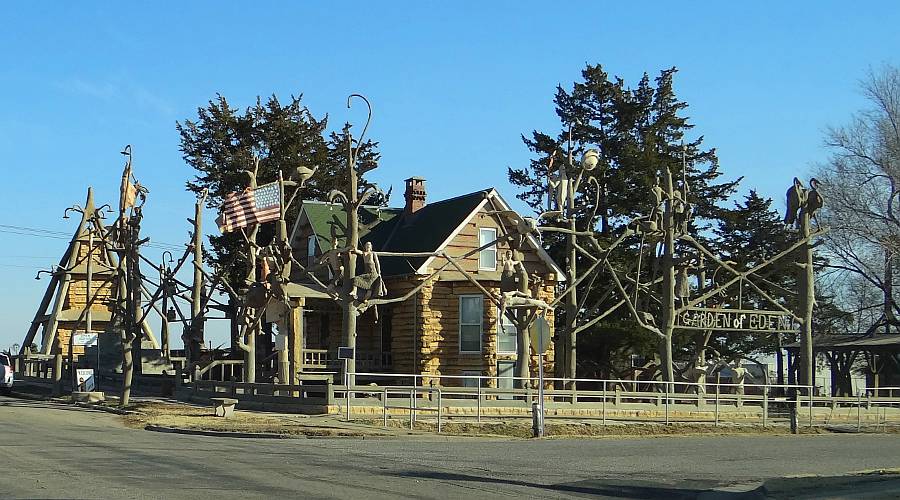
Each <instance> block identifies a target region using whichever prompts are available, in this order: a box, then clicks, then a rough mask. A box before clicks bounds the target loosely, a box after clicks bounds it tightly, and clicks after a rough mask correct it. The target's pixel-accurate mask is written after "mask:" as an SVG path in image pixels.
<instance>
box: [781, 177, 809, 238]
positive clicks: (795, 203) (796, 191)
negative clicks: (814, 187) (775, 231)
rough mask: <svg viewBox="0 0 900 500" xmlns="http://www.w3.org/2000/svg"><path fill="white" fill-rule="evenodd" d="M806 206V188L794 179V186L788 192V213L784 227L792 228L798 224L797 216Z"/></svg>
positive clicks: (785, 215)
mask: <svg viewBox="0 0 900 500" xmlns="http://www.w3.org/2000/svg"><path fill="white" fill-rule="evenodd" d="M805 204H806V188H805V187H803V183H802V182H800V179H798V178H796V177H794V185H793V186H791V187H790V189H788V190H787V212H786V213H785V214H784V225H785V226H787V227H791V226H793V225H795V224H796V223H797V220H798V219H797V215H798V213H799V212H800V210H801V209H802V208H803V206H804V205H805Z"/></svg>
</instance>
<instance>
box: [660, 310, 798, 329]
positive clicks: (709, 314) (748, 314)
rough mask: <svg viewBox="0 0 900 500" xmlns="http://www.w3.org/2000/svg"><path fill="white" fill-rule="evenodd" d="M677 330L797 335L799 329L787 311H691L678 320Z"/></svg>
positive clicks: (683, 313) (687, 311) (678, 316)
mask: <svg viewBox="0 0 900 500" xmlns="http://www.w3.org/2000/svg"><path fill="white" fill-rule="evenodd" d="M675 328H681V329H684V330H724V331H737V332H765V333H796V332H799V331H800V325H799V324H798V323H797V322H796V321H795V320H794V318H793V317H792V315H791V314H790V313H787V312H784V311H763V310H755V311H754V310H740V309H711V308H705V307H691V308H688V309H687V310H686V311H684V312H682V313H681V314H678V315H677V316H675Z"/></svg>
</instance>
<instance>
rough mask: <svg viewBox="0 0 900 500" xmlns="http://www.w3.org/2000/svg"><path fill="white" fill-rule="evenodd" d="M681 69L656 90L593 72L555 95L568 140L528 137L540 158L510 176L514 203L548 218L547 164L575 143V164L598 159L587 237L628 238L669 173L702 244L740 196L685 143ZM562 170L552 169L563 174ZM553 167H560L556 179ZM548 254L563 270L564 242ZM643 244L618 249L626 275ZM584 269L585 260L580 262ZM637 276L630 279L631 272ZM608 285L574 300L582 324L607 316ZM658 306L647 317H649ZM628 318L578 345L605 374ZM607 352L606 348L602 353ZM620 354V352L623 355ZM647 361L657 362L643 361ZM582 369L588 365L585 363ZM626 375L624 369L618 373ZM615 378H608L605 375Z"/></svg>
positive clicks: (708, 156)
mask: <svg viewBox="0 0 900 500" xmlns="http://www.w3.org/2000/svg"><path fill="white" fill-rule="evenodd" d="M676 71H677V70H676V69H675V68H670V69H666V70H663V71H661V72H660V73H659V75H658V76H657V77H656V78H655V79H654V80H652V81H651V79H650V77H649V75H647V74H644V75H643V77H642V78H641V79H640V81H639V82H638V84H637V86H636V87H634V88H629V87H627V86H626V85H625V82H624V80H623V79H621V78H618V77H616V78H610V75H609V74H608V73H606V72H605V71H604V70H603V68H602V67H601V66H600V65H588V66H587V67H586V68H585V69H584V70H583V71H582V80H581V81H580V82H576V83H575V84H574V86H573V87H572V90H571V91H567V90H565V89H564V88H563V87H561V86H560V87H558V88H557V91H556V96H555V98H554V103H555V104H556V112H557V115H558V116H559V118H560V122H561V124H562V130H561V131H560V132H558V133H554V134H550V133H545V132H541V131H534V132H532V134H531V136H530V137H525V136H523V141H524V143H525V145H526V146H527V147H528V148H529V150H531V151H532V152H533V153H534V154H535V157H534V158H533V159H532V160H531V162H530V164H529V165H528V166H526V167H524V168H520V169H512V168H510V169H509V171H508V174H509V180H510V182H511V183H512V184H513V185H515V186H518V187H519V188H520V189H521V192H520V193H519V195H518V196H517V197H518V198H519V199H521V200H523V201H525V202H526V203H527V204H528V205H529V206H531V207H532V208H533V209H535V211H537V212H541V211H543V210H544V209H545V207H543V206H542V205H543V204H544V203H545V201H544V200H545V198H544V197H545V196H546V193H547V187H546V186H547V178H548V174H549V173H550V172H548V166H549V161H548V158H549V157H550V156H551V155H553V154H557V159H556V161H557V162H558V161H560V160H562V159H563V158H561V156H560V154H561V153H562V156H564V155H565V153H564V152H565V151H566V149H567V147H568V145H569V144H568V143H569V137H570V133H571V142H572V148H573V150H574V155H573V156H574V159H575V160H576V161H577V159H578V158H579V157H580V155H581V154H582V152H583V151H585V150H587V149H588V148H596V149H597V150H599V152H600V156H601V162H600V165H599V166H598V167H597V168H596V169H594V170H592V171H590V172H585V177H584V178H583V180H582V184H581V185H582V189H581V190H580V191H581V192H580V193H579V194H578V195H577V196H576V212H577V213H576V220H577V225H578V227H579V228H580V229H581V230H595V231H597V232H598V234H599V235H600V236H601V238H603V239H606V240H609V239H611V238H613V237H614V236H615V235H616V234H618V233H620V231H621V230H623V229H624V225H623V223H624V222H625V221H627V220H629V219H631V218H632V217H634V216H637V215H647V214H649V213H650V210H651V208H652V207H653V205H654V203H655V201H654V198H653V194H652V192H651V187H652V186H653V185H654V183H655V182H656V179H657V178H658V176H660V174H661V172H663V171H664V169H666V168H669V169H671V171H672V173H673V176H674V177H675V178H676V179H677V181H678V183H677V184H678V185H679V189H682V190H685V191H687V198H688V201H689V202H690V203H691V204H692V205H693V206H694V214H695V219H694V222H693V223H692V225H691V228H690V231H691V233H692V234H694V236H695V237H697V238H698V239H701V240H702V239H703V233H702V231H703V230H704V229H707V228H709V227H711V226H712V224H713V221H714V220H715V219H717V218H718V217H719V216H720V215H721V213H722V209H721V208H720V203H722V202H723V201H725V200H726V199H727V198H728V196H729V195H730V194H731V193H732V192H733V191H734V189H735V186H736V185H737V183H738V182H739V181H725V182H722V181H721V180H720V179H719V177H720V176H721V172H720V171H719V163H718V158H717V157H716V154H715V150H714V149H707V148H706V147H705V146H704V145H703V137H702V136H701V137H698V138H696V139H694V140H687V138H686V135H687V134H688V132H689V131H690V130H691V128H693V124H691V123H690V122H689V120H688V118H687V117H686V116H684V110H685V109H686V108H687V103H685V102H683V101H681V100H679V99H678V98H677V97H676V95H675V91H674V75H675V73H676ZM558 164H559V163H556V164H555V165H558ZM555 168H556V167H555V166H554V169H555ZM544 243H545V245H546V246H547V247H548V251H549V253H550V254H551V255H552V256H553V257H554V258H555V259H557V261H558V262H564V261H565V258H564V257H565V256H564V253H565V238H564V237H559V236H556V237H554V235H547V237H546V238H545V239H544ZM638 245H639V238H635V239H634V240H632V241H630V242H629V244H628V245H625V246H622V247H620V251H618V252H617V253H616V254H615V255H614V256H613V257H612V259H611V260H612V262H613V263H614V265H616V266H617V267H618V268H620V269H622V270H627V269H629V265H631V263H633V262H635V261H636V260H637V253H636V251H637V248H638ZM655 255H656V252H650V255H645V259H646V261H648V262H645V264H644V266H642V267H643V269H644V271H643V272H644V273H648V276H646V277H645V278H644V280H643V282H644V283H646V282H647V281H648V278H650V276H649V273H650V271H649V270H650V269H653V268H654V266H655V263H654V262H653V259H655ZM579 259H580V257H579ZM586 266H587V262H586V261H584V262H582V261H579V262H578V268H579V269H582V270H583V269H585V268H586ZM632 275H633V271H632ZM611 286H612V284H611V283H610V282H609V280H608V279H602V280H601V279H598V280H596V281H594V280H585V281H584V282H583V284H582V285H581V288H580V289H579V290H578V295H579V297H585V298H587V300H586V301H585V302H584V303H585V307H582V308H580V309H579V310H580V314H582V315H584V316H585V317H586V318H589V317H591V315H594V314H596V313H598V312H599V311H602V310H605V308H606V307H608V306H609V305H610V304H611V303H612V302H613V301H611V300H610V298H611V297H610V298H604V296H603V295H602V292H604V291H606V290H607V289H608V288H609V287H611ZM653 307H654V306H653V305H652V304H649V305H648V307H647V308H648V309H651V310H652V308H653ZM556 313H557V316H556V318H557V324H559V325H563V324H566V322H567V320H566V319H565V311H564V308H562V307H561V308H559V309H558V310H557V311H556ZM628 324H632V325H633V323H630V317H629V315H628V314H627V312H626V311H625V309H624V308H622V311H621V313H620V314H614V315H611V316H610V317H609V318H608V320H607V321H603V322H600V323H598V324H597V325H595V326H594V327H593V328H592V329H590V330H586V331H584V332H583V333H582V334H581V336H580V339H581V340H579V343H578V350H579V352H582V353H588V352H590V353H592V356H597V357H599V358H602V359H609V360H610V361H609V363H610V364H609V366H607V368H606V369H608V370H612V369H613V365H615V364H617V361H621V360H616V359H614V358H616V357H621V356H620V355H613V353H611V352H610V351H609V350H608V349H607V350H606V351H604V352H599V351H598V347H600V346H603V345H607V346H610V349H612V348H613V347H612V344H616V343H610V342H601V341H600V339H601V338H602V337H603V336H604V335H613V334H615V335H620V333H621V332H622V331H623V328H625V329H627V325H628ZM632 331H633V333H632V335H633V337H634V338H633V339H632V341H631V344H632V345H635V346H649V345H654V344H655V341H653V340H652V335H651V334H649V333H648V332H646V331H643V330H640V329H638V328H637V326H636V325H634V328H633V330H632ZM600 350H602V347H601V349H600ZM617 352H619V353H620V354H622V352H621V350H618V351H617ZM642 354H645V355H649V354H651V352H643V353H642ZM581 361H587V360H586V359H585V357H583V356H582V357H581ZM619 364H620V365H621V363H619ZM608 373H609V372H608Z"/></svg>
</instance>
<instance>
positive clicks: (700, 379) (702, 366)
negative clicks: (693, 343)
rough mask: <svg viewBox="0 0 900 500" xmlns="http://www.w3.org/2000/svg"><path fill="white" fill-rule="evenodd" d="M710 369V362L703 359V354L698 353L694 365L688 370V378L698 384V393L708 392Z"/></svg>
mask: <svg viewBox="0 0 900 500" xmlns="http://www.w3.org/2000/svg"><path fill="white" fill-rule="evenodd" d="M708 370H709V363H707V362H705V361H704V360H703V355H702V354H698V355H697V358H696V359H695V360H694V365H693V366H692V367H691V368H690V369H689V370H688V371H687V374H686V375H687V379H688V381H690V382H693V383H694V384H697V394H698V395H701V396H702V395H703V394H706V373H707V371H708Z"/></svg>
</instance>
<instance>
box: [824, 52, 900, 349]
mask: <svg viewBox="0 0 900 500" xmlns="http://www.w3.org/2000/svg"><path fill="white" fill-rule="evenodd" d="M861 87H862V91H863V94H864V96H865V97H866V99H867V100H868V102H869V107H868V108H866V109H864V110H862V111H860V112H859V113H857V114H856V115H854V116H853V118H852V120H851V121H850V123H849V124H847V125H844V126H842V127H834V128H830V129H828V132H827V136H826V145H827V146H828V147H829V148H830V149H831V152H832V155H831V157H830V158H829V160H828V161H827V162H826V163H824V164H822V165H819V167H818V169H817V173H816V176H817V177H818V179H819V180H820V181H821V183H822V192H823V194H824V196H825V198H826V200H827V203H826V204H825V208H824V209H823V211H822V213H821V214H820V216H819V218H820V219H821V222H822V224H823V225H826V226H828V227H830V229H831V231H830V232H829V235H828V237H827V240H826V253H827V255H828V256H829V258H830V263H829V264H828V265H829V267H831V268H832V269H834V270H836V271H837V272H839V273H842V274H844V275H845V276H846V277H848V279H849V277H850V276H853V277H854V278H856V279H855V280H853V281H854V284H855V285H856V286H858V283H859V281H858V279H861V280H862V281H863V282H864V283H866V284H867V285H868V286H870V287H872V289H873V290H877V291H878V292H879V293H878V295H879V296H880V297H879V301H880V302H881V304H880V306H881V310H882V314H881V315H880V316H879V317H878V318H877V319H876V320H875V321H874V322H873V323H872V324H871V325H869V327H868V329H867V330H868V331H870V332H871V331H875V330H876V329H878V328H881V327H885V329H886V331H888V330H889V329H890V328H891V327H897V326H900V321H898V319H897V315H898V313H900V309H898V305H897V301H896V299H895V297H894V291H893V281H894V274H895V271H894V269H895V267H896V266H895V265H894V263H895V261H896V257H897V256H898V255H900V217H898V213H897V211H898V206H897V203H898V196H900V68H897V67H894V66H890V65H886V66H884V67H882V68H881V69H879V70H872V71H870V73H869V75H868V77H867V78H866V79H865V80H864V81H863V82H862V83H861ZM848 283H849V282H848ZM855 295H856V296H859V294H858V293H857V294H855ZM857 306H858V307H860V308H865V309H871V308H873V304H865V305H859V304H857Z"/></svg>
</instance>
